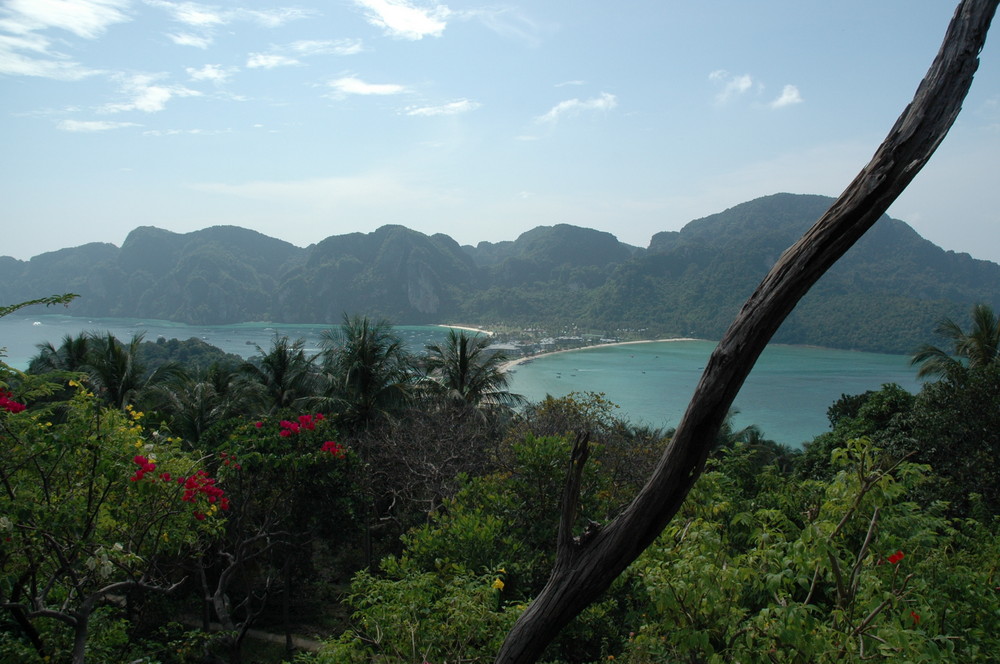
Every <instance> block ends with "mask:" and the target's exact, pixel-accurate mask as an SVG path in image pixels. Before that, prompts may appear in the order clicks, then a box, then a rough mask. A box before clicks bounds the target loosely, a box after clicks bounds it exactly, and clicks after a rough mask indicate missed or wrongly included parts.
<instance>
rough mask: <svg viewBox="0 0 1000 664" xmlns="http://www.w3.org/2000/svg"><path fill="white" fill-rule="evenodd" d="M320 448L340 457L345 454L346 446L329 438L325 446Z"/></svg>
mask: <svg viewBox="0 0 1000 664" xmlns="http://www.w3.org/2000/svg"><path fill="white" fill-rule="evenodd" d="M320 449H321V450H323V451H324V452H329V453H330V454H332V455H333V456H334V457H336V458H338V459H339V458H341V457H343V456H344V448H343V447H341V446H340V444H339V443H335V442H333V441H332V440H328V441H326V442H325V443H323V447H321V448H320Z"/></svg>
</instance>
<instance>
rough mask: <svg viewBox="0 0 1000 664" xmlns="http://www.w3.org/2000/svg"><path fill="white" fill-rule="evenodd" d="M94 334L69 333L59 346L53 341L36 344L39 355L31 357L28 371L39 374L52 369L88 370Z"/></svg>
mask: <svg viewBox="0 0 1000 664" xmlns="http://www.w3.org/2000/svg"><path fill="white" fill-rule="evenodd" d="M91 339H92V336H91V335H89V334H87V333H86V332H81V333H80V334H78V335H77V336H75V337H74V336H73V335H71V334H67V335H66V336H64V337H63V340H62V343H61V344H60V345H59V347H58V348H56V347H55V346H53V345H52V343H51V342H49V341H46V342H45V343H41V344H36V345H35V348H37V349H38V355H36V356H35V357H33V358H31V363H30V364H29V365H28V372H29V373H34V374H39V373H49V372H51V371H86V369H87V364H88V359H89V355H90V351H91V343H90V342H91Z"/></svg>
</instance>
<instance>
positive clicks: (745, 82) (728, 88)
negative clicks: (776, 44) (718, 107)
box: [708, 69, 753, 104]
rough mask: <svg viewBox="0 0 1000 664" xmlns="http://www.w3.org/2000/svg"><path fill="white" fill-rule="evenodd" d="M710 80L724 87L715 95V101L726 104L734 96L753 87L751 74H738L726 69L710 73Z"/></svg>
mask: <svg viewBox="0 0 1000 664" xmlns="http://www.w3.org/2000/svg"><path fill="white" fill-rule="evenodd" d="M708 80H710V81H712V82H713V83H717V84H719V85H721V86H722V89H721V90H720V91H719V92H718V94H716V95H715V101H716V102H717V103H719V104H725V103H726V102H728V101H729V100H730V99H732V98H733V97H738V96H739V95H742V94H743V93H744V92H746V91H748V90H749V89H750V88H751V87H753V78H752V77H751V76H750V74H743V75H742V76H736V75H735V74H730V73H729V72H727V71H726V70H724V69H717V70H715V71H713V72H712V73H711V74H709V75H708Z"/></svg>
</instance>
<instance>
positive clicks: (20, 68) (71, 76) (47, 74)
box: [0, 37, 102, 81]
mask: <svg viewBox="0 0 1000 664" xmlns="http://www.w3.org/2000/svg"><path fill="white" fill-rule="evenodd" d="M16 46H17V45H16V44H14V43H11V40H9V39H4V38H2V37H0V74H9V75H12V76H38V77H40V78H51V79H55V80H59V81H79V80H80V79H83V78H87V77H88V76H93V75H94V74H100V73H102V72H100V71H99V70H96V69H89V68H87V67H84V66H83V65H81V64H80V63H79V62H74V61H72V60H69V59H61V56H59V55H58V54H53V55H52V57H50V58H33V57H29V56H26V55H23V54H21V53H18V52H17V48H16Z"/></svg>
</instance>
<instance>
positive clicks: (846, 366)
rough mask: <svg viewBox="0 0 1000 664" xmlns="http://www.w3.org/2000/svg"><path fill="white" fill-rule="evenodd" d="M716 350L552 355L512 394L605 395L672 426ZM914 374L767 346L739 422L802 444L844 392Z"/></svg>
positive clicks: (904, 364) (645, 347)
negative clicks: (575, 392)
mask: <svg viewBox="0 0 1000 664" xmlns="http://www.w3.org/2000/svg"><path fill="white" fill-rule="evenodd" d="M714 348H715V343H714V342H710V341H670V342H655V343H644V344H629V345H625V346H610V347H604V348H590V349H584V350H580V351H576V352H572V353H563V354H555V355H548V356H545V357H541V358H538V359H537V360H534V361H533V362H531V363H530V364H526V365H525V364H522V365H520V366H518V367H516V372H517V373H515V374H514V385H513V389H514V391H515V392H518V393H520V394H523V395H524V396H526V397H528V399H530V400H532V401H534V400H538V399H541V398H543V397H544V396H545V395H546V394H552V395H553V396H562V395H565V394H568V393H569V392H574V391H592V392H603V393H604V394H605V396H606V397H607V398H608V399H610V400H611V401H613V402H615V403H617V404H618V405H620V406H621V411H620V412H623V413H625V414H627V416H628V417H629V419H630V420H631V421H633V422H636V423H644V424H649V425H652V426H657V427H674V426H677V424H678V423H679V422H680V418H681V416H682V415H683V414H684V410H685V409H686V408H687V404H688V401H689V400H690V398H691V395H692V394H693V393H694V388H695V386H696V385H697V384H698V380H699V379H700V378H701V373H702V370H703V369H704V368H705V364H706V363H707V362H708V357H709V355H710V354H711V352H712V350H713V349H714ZM915 374H916V372H915V371H914V370H913V369H912V368H911V367H910V366H909V358H907V357H904V356H900V355H880V354H875V353H857V352H852V351H842V350H830V349H825V348H808V347H802V346H769V347H768V348H767V349H766V350H765V351H764V353H763V354H762V355H761V358H760V360H758V362H757V365H756V366H755V367H754V370H753V372H751V374H750V377H749V378H748V379H747V381H746V383H745V384H744V386H743V389H742V390H741V391H740V393H739V395H738V396H737V397H736V402H735V407H736V408H737V409H739V411H740V413H739V414H738V415H737V416H736V417H735V418H734V422H735V424H736V425H737V426H746V425H749V424H756V425H758V426H759V427H761V429H762V430H763V432H764V434H765V436H766V437H768V438H771V439H773V440H776V441H778V442H780V443H785V444H787V445H794V446H799V445H800V444H801V443H802V442H804V441H807V440H811V439H812V438H813V437H814V436H816V435H817V434H819V433H822V432H824V431H827V430H828V429H829V423H828V421H827V419H826V410H827V408H829V407H830V405H831V404H832V403H833V402H834V401H835V400H836V399H838V398H839V397H840V395H841V394H858V393H861V392H864V391H865V390H871V389H878V388H879V387H881V386H882V384H883V383H898V384H899V385H901V386H902V387H904V388H906V389H908V390H910V391H913V392H916V391H917V390H919V388H920V385H919V383H918V382H917V380H916V378H915Z"/></svg>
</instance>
